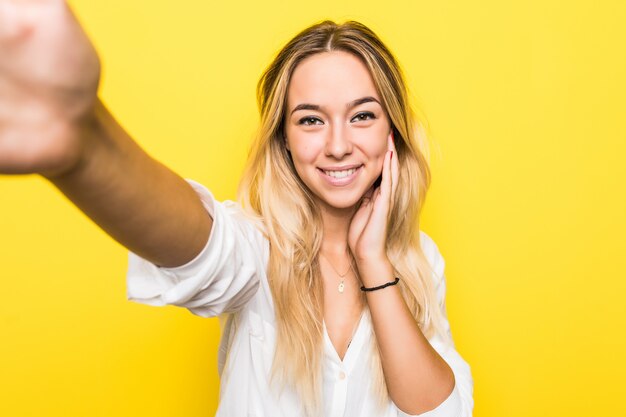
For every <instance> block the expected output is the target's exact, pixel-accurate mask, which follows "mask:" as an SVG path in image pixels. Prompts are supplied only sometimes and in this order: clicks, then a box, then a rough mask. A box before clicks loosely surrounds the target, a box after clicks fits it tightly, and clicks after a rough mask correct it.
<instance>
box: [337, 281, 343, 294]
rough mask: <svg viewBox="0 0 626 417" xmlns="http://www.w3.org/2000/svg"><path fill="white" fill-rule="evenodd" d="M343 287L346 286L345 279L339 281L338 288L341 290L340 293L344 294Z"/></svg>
mask: <svg viewBox="0 0 626 417" xmlns="http://www.w3.org/2000/svg"><path fill="white" fill-rule="evenodd" d="M343 288H344V285H343V280H341V282H340V283H339V287H338V288H337V289H338V290H339V292H340V293H342V294H343Z"/></svg>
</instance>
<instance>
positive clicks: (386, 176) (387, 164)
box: [380, 151, 393, 202]
mask: <svg viewBox="0 0 626 417" xmlns="http://www.w3.org/2000/svg"><path fill="white" fill-rule="evenodd" d="M392 156H393V151H388V152H387V155H385V160H384V162H383V178H382V181H381V182H380V189H381V195H382V197H383V198H384V199H385V201H387V202H389V201H390V198H391V186H392V182H391V158H392Z"/></svg>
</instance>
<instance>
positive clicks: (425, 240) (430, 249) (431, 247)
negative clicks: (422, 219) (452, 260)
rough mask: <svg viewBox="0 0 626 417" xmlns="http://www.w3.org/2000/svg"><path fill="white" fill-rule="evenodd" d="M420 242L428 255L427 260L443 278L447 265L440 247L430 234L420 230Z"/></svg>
mask: <svg viewBox="0 0 626 417" xmlns="http://www.w3.org/2000/svg"><path fill="white" fill-rule="evenodd" d="M420 244H421V246H422V252H423V253H424V256H425V257H426V260H427V261H428V263H429V264H430V267H431V268H432V270H433V272H434V273H435V275H436V276H437V277H438V278H439V279H441V278H442V277H443V270H444V267H445V261H444V259H443V256H442V255H441V252H440V251H439V247H438V246H437V244H436V243H435V241H434V240H433V238H431V237H430V236H429V235H427V234H426V233H425V232H424V231H422V230H420Z"/></svg>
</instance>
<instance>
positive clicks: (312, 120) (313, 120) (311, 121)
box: [298, 116, 324, 126]
mask: <svg viewBox="0 0 626 417" xmlns="http://www.w3.org/2000/svg"><path fill="white" fill-rule="evenodd" d="M298 124H299V125H305V126H311V125H321V124H324V122H322V121H321V120H320V119H319V118H318V117H313V116H307V117H303V118H302V119H300V120H298Z"/></svg>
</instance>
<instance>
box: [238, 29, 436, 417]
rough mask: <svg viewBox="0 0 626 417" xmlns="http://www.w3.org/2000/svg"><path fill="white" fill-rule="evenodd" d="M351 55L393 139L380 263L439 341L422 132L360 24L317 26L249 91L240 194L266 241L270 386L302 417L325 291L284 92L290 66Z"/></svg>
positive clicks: (313, 400)
mask: <svg viewBox="0 0 626 417" xmlns="http://www.w3.org/2000/svg"><path fill="white" fill-rule="evenodd" d="M338 50H339V51H345V52H349V53H351V54H354V55H355V56H356V57H358V58H360V59H361V61H362V62H363V63H364V64H365V66H366V67H367V68H368V70H369V72H370V74H371V75H372V78H373V81H374V85H375V86H376V89H377V91H378V93H379V95H380V97H381V99H382V103H381V104H382V105H383V108H384V109H385V111H386V113H387V115H388V117H389V120H390V123H391V126H392V129H393V132H394V136H395V145H396V148H397V157H398V163H399V170H400V174H399V183H398V187H397V192H396V194H395V201H394V204H393V211H392V213H391V215H390V221H389V228H388V230H389V232H388V236H387V254H388V257H389V259H390V260H391V262H392V264H393V265H394V268H395V273H396V274H397V276H399V277H400V278H401V280H400V284H399V285H400V289H401V292H402V295H403V297H404V299H405V301H406V303H407V305H408V306H409V309H410V311H411V313H412V314H413V316H414V317H415V319H416V321H417V323H418V324H419V326H420V328H421V329H422V330H423V332H424V334H425V335H426V337H431V336H433V335H434V334H435V333H438V334H439V335H440V336H441V337H442V338H443V339H444V340H448V339H447V334H446V333H445V331H444V329H443V326H442V322H441V319H442V317H441V311H440V308H439V306H438V305H437V301H436V295H435V291H434V285H433V279H432V274H433V271H432V270H431V268H430V266H429V264H428V262H427V260H426V258H425V256H424V254H423V252H422V249H421V245H420V234H419V214H420V211H421V208H422V205H423V202H424V198H425V196H426V190H427V189H428V186H429V183H430V171H429V168H428V164H427V160H426V157H425V154H424V150H423V149H424V146H425V143H424V140H423V130H422V129H420V125H419V124H418V123H417V122H416V121H415V120H414V116H413V112H412V110H411V107H410V105H409V102H408V93H407V88H406V85H405V82H404V78H403V75H402V72H401V70H400V68H399V65H398V63H397V62H396V59H395V58H394V56H393V55H392V54H391V52H390V51H389V50H388V49H387V48H386V47H385V45H384V44H383V43H382V41H381V40H380V39H379V38H378V37H377V36H376V35H375V34H374V32H372V31H371V30H370V29H369V28H367V27H366V26H364V25H363V24H361V23H358V22H354V21H348V22H345V23H343V24H336V23H334V22H332V21H324V22H321V23H318V24H315V25H313V26H311V27H309V28H307V29H305V30H304V31H302V32H300V33H299V34H298V35H296V36H295V37H294V38H293V39H292V40H291V41H289V43H287V45H286V46H285V47H284V48H283V49H282V50H281V51H280V52H279V53H278V55H277V56H276V58H275V59H274V61H273V62H272V63H271V64H270V65H269V67H268V68H267V69H266V70H265V72H264V73H263V75H262V77H261V79H260V80H259V83H258V86H257V100H258V105H259V111H260V115H261V120H260V126H259V130H258V133H257V137H256V140H255V141H254V143H253V145H252V148H251V151H250V154H249V158H248V162H247V167H246V169H245V172H244V175H243V177H242V180H241V183H240V187H239V199H240V201H241V203H242V205H243V207H244V209H245V210H246V211H247V212H248V213H249V214H251V215H252V216H256V217H257V218H259V219H260V220H261V221H262V222H263V224H264V226H265V233H266V234H267V238H268V240H269V242H270V258H269V265H268V271H267V273H268V280H269V285H270V288H271V292H272V296H273V300H274V307H275V314H276V323H277V329H276V330H277V343H276V350H275V356H274V362H273V365H272V371H271V373H272V378H271V379H272V381H275V378H277V379H278V380H279V381H280V382H281V386H282V387H283V388H284V386H285V384H289V385H290V386H292V387H293V389H294V390H295V391H296V392H297V394H298V395H299V397H300V399H301V401H302V403H303V405H304V412H305V413H306V414H307V415H319V414H321V411H320V406H321V386H322V366H321V365H322V358H323V308H322V306H323V288H322V283H321V280H320V279H319V275H320V268H319V262H318V255H319V252H320V247H321V242H322V218H321V215H320V212H319V209H318V207H317V206H316V204H315V202H314V199H313V195H312V193H311V191H310V190H309V189H308V188H307V187H306V186H305V185H304V183H303V182H302V181H301V180H300V178H299V177H298V175H297V173H296V171H295V169H294V167H293V164H292V161H291V158H290V155H289V153H288V151H287V149H286V147H285V142H284V132H283V131H284V121H285V113H286V111H287V109H286V107H287V89H288V87H289V80H290V77H291V75H292V74H293V72H294V69H295V68H296V66H297V65H298V64H299V63H300V62H301V61H302V60H304V59H305V58H307V57H309V56H311V55H314V54H318V53H323V52H329V51H338ZM370 347H371V353H372V355H371V357H372V362H371V364H370V366H371V367H372V370H373V385H372V386H373V390H374V391H375V395H376V397H377V399H378V404H379V405H380V406H381V407H382V406H384V405H385V403H387V402H388V400H389V399H388V394H387V388H386V385H385V379H384V375H383V372H382V365H381V362H380V354H379V351H378V346H377V343H376V338H372V343H371V346H370Z"/></svg>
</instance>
